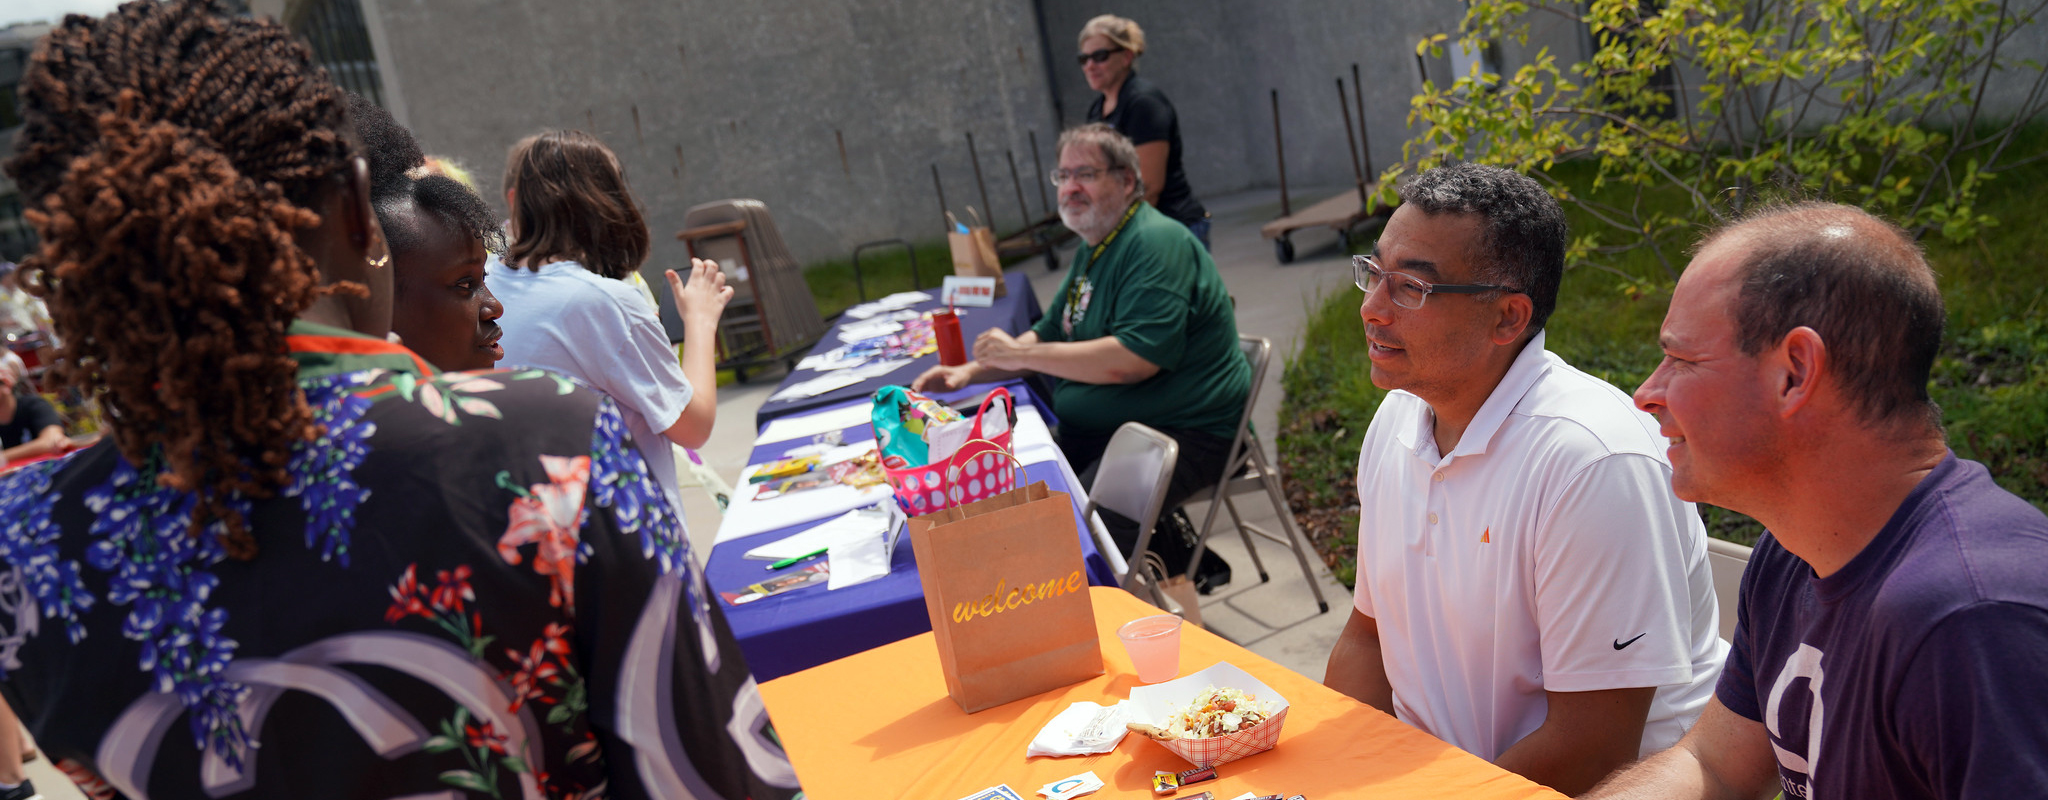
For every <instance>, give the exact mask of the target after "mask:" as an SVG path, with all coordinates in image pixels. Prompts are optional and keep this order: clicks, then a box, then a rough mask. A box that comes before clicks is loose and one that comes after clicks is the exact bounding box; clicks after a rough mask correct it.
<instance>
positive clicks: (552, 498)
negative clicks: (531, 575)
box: [498, 456, 590, 611]
mask: <svg viewBox="0 0 2048 800" xmlns="http://www.w3.org/2000/svg"><path fill="white" fill-rule="evenodd" d="M540 463H541V467H542V468H543V469H545V470H547V473H548V482H547V483H536V484H534V485H532V486H529V487H526V488H524V489H521V488H519V487H518V486H517V485H515V484H512V483H511V476H510V474H509V473H506V472H500V473H498V485H500V486H503V487H505V488H507V489H510V490H512V491H514V492H516V493H518V494H519V497H518V498H517V499H515V500H513V501H512V508H511V512H510V513H511V521H510V522H509V523H508V524H507V525H506V526H505V534H504V535H503V536H500V537H498V555H499V556H502V557H503V558H504V559H505V563H507V564H517V563H519V561H520V559H521V556H520V552H519V550H520V548H522V547H525V546H527V545H529V544H531V545H538V547H537V548H536V549H535V552H534V555H533V571H534V572H536V573H539V574H541V575H546V576H548V578H549V579H550V580H551V581H552V584H553V585H552V586H551V587H550V591H549V592H548V603H549V604H550V605H553V606H555V607H557V608H566V609H569V610H571V611H573V610H575V608H576V549H577V547H578V546H579V545H580V544H581V540H580V539H579V538H578V537H579V535H580V533H581V526H582V522H583V498H584V497H585V496H586V493H587V492H586V489H587V487H588V486H589V484H590V457H589V456H576V457H573V458H569V457H563V456H541V457H540Z"/></svg>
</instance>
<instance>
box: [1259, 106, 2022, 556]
mask: <svg viewBox="0 0 2048 800" xmlns="http://www.w3.org/2000/svg"><path fill="white" fill-rule="evenodd" d="M2014 150H2015V151H2016V152H2022V153H2026V152H2044V151H2048V129H2035V130H2033V131H2030V132H2028V134H2027V135H2026V138H2025V139H2023V140H2022V141H2021V142H2020V143H2019V144H2018V145H2016V146H2015V148H2014ZM1551 175H1552V176H1553V177H1555V178H1558V179H1559V180H1561V181H1563V182H1565V183H1566V184H1568V185H1570V186H1572V187H1573V189H1574V190H1575V191H1580V192H1583V191H1586V189H1587V188H1588V187H1589V186H1590V183H1591V176H1592V170H1591V165H1590V164H1561V165H1559V166H1558V167H1557V168H1556V169H1555V170H1553V171H1552V172H1551ZM2044 183H2048V160H2044V161H2039V162H2035V163H2032V164H2027V165H2024V166H2022V167H2019V168H2015V169H2010V170H2008V171H2007V172H2006V173H2004V174H2001V175H1999V176H1998V178H1997V180H1995V181H1993V182H1991V184H1990V185H1989V186H1988V187H1987V189H1986V191H1985V192H1984V194H1983V195H1982V197H1981V201H1982V202H1981V207H1982V208H1983V209H1984V210H1985V211H1987V212H1989V213H1991V214H1992V215H1994V216H1996V217H1997V218H1998V219H2000V220H2002V221H2003V224H2002V225H2000V226H1999V227H1996V228H1993V229H1991V230H1990V231H1988V232H1987V233H1986V234H1985V235H1984V236H1982V237H1981V238H1979V239H1977V240H1973V241H1967V242H1948V241H1943V240H1940V239H1939V237H1938V235H1937V236H1935V237H1933V238H1930V239H1929V240H1928V241H1927V242H1925V244H1926V248H1927V253H1928V259H1929V261H1930V262H1931V263H1932V264H1933V265H1934V268H1935V270H1936V272H1937V274H1939V276H1940V280H1941V284H1942V294H1943V297H1944V298H1945V299H1946V301H1947V303H1948V312H1949V329H1948V335H1947V337H1946V338H1945V340H1944V343H1943V349H1942V355H1941V358H1940V360H1939V361H1938V362H1937V364H1936V365H1935V371H1934V380H1933V385H1932V387H1931V389H1930V391H1931V393H1932V394H1933V397H1934V399H1935V401H1936V402H1937V403H1939V404H1940V405H1941V407H1942V410H1943V415H1942V416H1943V422H1944V424H1945V425H1946V426H1947V429H1948V434H1949V444H1950V446H1951V447H1953V448H1954V449H1955V451H1956V453H1957V454H1958V455H1960V456H1962V457H1964V458H1969V459H1974V460H1978V461H1982V462H1984V463H1985V465H1986V466H1988V467H1989V468H1990V470H1991V473H1992V475H1993V476H1995V477H1996V478H1997V479H1998V482H1999V484H2000V485H2002V486H2004V487H2005V488H2006V489H2008V490H2010V491H2012V492H2013V493H2015V494H2018V495H2019V496H2021V497H2024V498H2026V499H2028V500H2029V501H2031V502H2033V503H2034V504H2035V505H2036V506H2039V507H2041V508H2043V509H2044V510H2048V322H2044V320H2043V316H2044V313H2048V260H2043V259H2042V258H2041V257H2040V255H2039V254H2040V253H2042V252H2048V227H2044V226H2042V225H2041V224H2039V223H2038V220H2039V219H2041V218H2042V217H2043V216H2044V215H2048V202H2044V201H2043V200H2042V199H2041V196H2040V195H2039V194H2038V193H2037V192H2035V191H2034V189H2035V187H2038V186H2041V185H2043V184H2044ZM1618 191H1619V189H1618V188H1613V187H1610V188H1609V189H1607V190H1605V191H1603V192H1601V193H1600V194H1601V195H1606V197H1603V198H1602V199H1607V200H1610V201H1611V200H1614V199H1617V194H1618ZM1681 202H1682V198H1679V197H1678V196H1677V195H1676V194H1675V193H1674V194H1672V195H1670V196H1660V197H1652V198H1651V203H1650V204H1651V205H1652V206H1662V207H1665V208H1668V209H1670V210H1672V211H1674V212H1676V211H1678V210H1680V207H1679V204H1680V203H1681ZM1566 213H1567V215H1568V216H1570V217H1571V223H1572V229H1573V230H1574V231H1575V232H1576V231H1585V230H1592V229H1593V228H1592V227H1591V226H1592V225H1594V224H1595V223H1593V221H1592V220H1590V219H1589V218H1587V217H1586V216H1584V215H1583V214H1581V213H1579V212H1578V211H1576V210H1575V209H1574V208H1573V207H1571V206H1569V205H1568V206H1567V207H1566ZM1361 246H1362V247H1370V242H1369V241H1367V242H1365V243H1364V244H1362V245H1361ZM1671 249H1672V250H1673V252H1678V251H1680V250H1682V247H1675V248H1671ZM1603 263H1607V264H1608V265H1609V266H1611V267H1612V268H1613V269H1612V270H1611V271H1610V270H1608V269H1602V268H1596V267H1590V266H1584V265H1574V266H1573V267H1572V268H1569V269H1567V271H1566V272H1565V277H1564V283H1563V285H1562V287H1561V288H1560V290H1559V293H1558V303H1557V311H1556V312H1555V314H1553V315H1552V317H1551V319H1550V321H1549V323H1548V324H1547V325H1546V326H1545V327H1546V330H1548V331H1549V336H1548V339H1547V342H1546V344H1547V345H1548V347H1549V348H1550V350H1551V351H1552V352H1555V353H1557V354H1558V355H1559V356H1561V357H1563V358H1564V359H1565V360H1566V361H1569V362H1571V363H1572V364H1573V365H1575V366H1577V367H1579V368H1580V369H1583V370H1585V371H1587V372H1589V373H1592V374H1594V375H1597V376H1599V377H1601V378H1602V379H1604V380H1606V381H1608V382H1609V383H1612V384H1614V385H1615V386H1618V387H1620V388H1621V389H1623V390H1624V391H1633V390H1634V389H1635V388H1636V387H1637V386H1639V385H1641V383H1642V381H1643V379H1644V378H1646V377H1648V376H1649V374H1650V372H1651V371H1652V370H1653V369H1655V368H1656V366H1657V362H1658V360H1659V357H1660V355H1659V351H1658V348H1657V329H1658V326H1659V325H1660V324H1661V323H1662V321H1663V319H1664V312H1665V309H1666V308H1667V307H1668V306H1669V304H1670V300H1671V283H1672V280H1671V277H1670V275H1669V273H1668V272H1667V271H1666V269H1665V267H1664V266H1663V265H1662V264H1661V262H1659V261H1658V260H1657V259H1656V257H1655V256H1654V255H1653V254H1650V253H1648V252H1646V251H1637V252H1632V253H1628V254H1625V255H1624V256H1623V257H1621V258H1620V259H1617V260H1615V261H1609V262H1603ZM1359 300H1360V297H1359V294H1358V291H1357V290H1356V289H1351V288H1348V287H1347V288H1346V289H1344V290H1342V291H1339V292H1336V293H1334V294H1331V295H1329V296H1327V297H1325V298H1322V299H1321V300H1320V301H1319V302H1318V303H1314V304H1311V305H1310V307H1309V308H1308V309H1306V316H1307V323H1306V325H1305V332H1304V333H1305V335H1304V336H1303V337H1302V344H1301V348H1300V350H1298V351H1297V352H1296V353H1294V354H1293V355H1292V356H1290V358H1289V359H1288V361H1287V365H1286V368H1285V371H1284V372H1283V373H1282V378H1281V381H1282V385H1283V387H1284V389H1285V390H1286V398H1285V399H1284V400H1283V401H1282V406H1281V411H1280V419H1281V420H1282V422H1281V425H1280V428H1281V430H1280V432H1279V436H1278V438H1277V442H1276V444H1277V446H1278V449H1279V451H1280V462H1281V470H1282V472H1283V473H1284V474H1285V475H1286V476H1287V480H1288V485H1289V487H1290V488H1289V492H1290V499H1291V500H1292V501H1293V504H1294V508H1295V511H1296V513H1297V516H1298V517H1300V518H1301V519H1302V520H1303V523H1304V528H1305V529H1308V530H1309V534H1310V538H1312V539H1314V540H1316V542H1317V544H1318V547H1319V549H1322V550H1323V551H1324V553H1325V561H1326V562H1328V563H1329V564H1330V565H1331V569H1332V571H1333V572H1334V573H1336V575H1337V577H1338V579H1339V580H1341V581H1343V582H1344V583H1345V584H1346V585H1349V584H1350V583H1351V581H1352V580H1353V578H1354V575H1355V567H1354V564H1353V559H1354V557H1355V555H1356V552H1357V548H1356V541H1355V537H1356V535H1357V503H1358V497H1357V494H1356V488H1355V486H1354V485H1353V481H1354V477H1353V476H1354V473H1355V471H1356V469H1357V463H1358V447H1359V441H1360V438H1361V436H1362V435H1363V434H1364V431H1365V427H1366V425H1367V424H1368V423H1369V422H1370V421H1371V419H1372V413H1373V411H1374V409H1376V408H1378V406H1379V401H1380V398H1381V397H1383V396H1384V394H1385V393H1384V392H1381V391H1380V390H1378V389H1375V388H1374V387H1373V386H1372V381H1371V379H1370V378H1369V377H1368V368H1369V363H1368V360H1367V358H1366V349H1365V333H1364V330H1363V329H1362V326H1361V324H1360V322H1359V319H1358V301H1359ZM1705 513H1706V518H1707V527H1708V531H1709V533H1711V534H1712V535H1714V536H1716V537H1719V538H1723V539H1729V540H1731V541H1736V542H1740V543H1743V544H1750V543H1752V542H1754V541H1755V539H1756V536H1757V534H1758V533H1760V532H1761V528H1760V527H1759V526H1758V525H1757V524H1756V523H1755V522H1754V521H1753V520H1750V519H1749V518H1747V517H1744V516H1742V515H1740V514H1736V513H1734V512H1730V511H1726V510H1723V509H1717V508H1707V509H1705Z"/></svg>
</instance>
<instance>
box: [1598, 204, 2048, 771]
mask: <svg viewBox="0 0 2048 800" xmlns="http://www.w3.org/2000/svg"><path fill="white" fill-rule="evenodd" d="M1944 319H1945V316H1944V312H1943V310H1942V302H1941V295H1940V293H1939V291H1938V290H1937V289H1936V288H1935V282H1934V273H1933V271H1932V270H1930V269H1929V268H1928V266H1927V262H1926V260H1925V259H1924V258H1922V256H1921V254H1920V251H1919V248H1918V247H1917V246H1916V245H1915V244H1914V243H1913V241H1912V239H1911V238H1910V237H1909V236H1907V235H1906V233H1905V232H1904V231H1901V230H1899V229H1898V228H1897V227H1895V226H1892V225H1891V224H1889V223H1886V222H1883V221H1881V220H1879V219H1877V218H1875V217H1872V216H1870V215H1868V214H1866V213H1864V212H1862V211H1859V210H1857V209H1854V208H1849V207H1846V206H1837V205H1828V204H1818V203H1808V204H1800V205H1794V206H1785V207H1779V208H1773V209H1769V210H1766V211H1764V212H1762V213H1760V214H1758V215H1755V216H1752V217H1750V218H1748V219H1745V220H1743V221H1740V222H1738V223H1736V224H1735V225H1733V226H1731V227H1728V228H1725V229H1723V230H1721V231H1718V232H1716V233H1714V234H1712V235H1710V236H1708V238H1707V240H1706V241H1705V242H1704V243H1703V244H1702V245H1701V246H1700V249H1699V252H1698V255H1697V256H1695V257H1694V259H1693V261H1692V264H1691V265H1690V266H1689V267H1688V268H1687V269H1686V272H1685V275H1684V276H1683V277H1682V278H1681V279H1680V280H1679V283H1678V288H1677V289H1676V291H1674V292H1673V294H1672V297H1671V311H1670V313H1669V314H1668V315H1667V316H1666V317H1665V319H1664V328H1663V332H1662V335H1661V337H1660V339H1661V344H1662V345H1663V349H1664V354H1665V357H1664V361H1663V363H1662V364H1660V365H1659V366H1658V367H1657V371H1656V373H1655V374H1653V375H1651V376H1650V379H1649V380H1648V381H1647V382H1645V383H1644V384H1643V386H1642V388H1641V389H1638V390H1637V391H1636V403H1637V404H1638V405H1639V406H1641V407H1642V408H1643V410H1645V411H1648V412H1650V413H1652V414H1655V415H1656V416H1657V418H1658V421H1659V422H1660V423H1661V424H1662V426H1663V429H1664V433H1665V435H1666V436H1668V437H1670V440H1671V450H1670V456H1671V464H1672V486H1673V488H1674V489H1675V490H1676V491H1677V494H1678V496H1679V497H1682V498H1684V499H1687V500H1692V501H1697V502H1702V503H1712V504H1715V505H1719V506H1722V507H1725V508H1731V509H1735V510H1737V511H1741V512H1743V513H1746V514H1749V515H1751V516H1753V517H1756V518H1757V520H1759V521H1761V522H1763V523H1764V525H1765V527H1767V528H1769V529H1770V533H1767V534H1765V535H1764V537H1763V539H1762V541H1760V542H1758V543H1757V547H1756V552H1755V553H1754V554H1753V555H1752V556H1751V558H1750V563H1749V568H1748V570H1747V571H1746V572H1745V573H1744V574H1743V577H1742V597H1741V605H1740V608H1739V610H1738V612H1737V618H1736V627H1735V637H1734V638H1735V641H1734V643H1733V644H1734V648H1733V650H1732V651H1731V652H1730V653H1729V656H1728V663H1727V666H1726V668H1725V669H1724V670H1723V671H1722V673H1721V679H1720V684H1719V685H1718V686H1717V687H1716V689H1715V699H1714V701H1713V702H1711V703H1709V704H1708V706H1707V709H1706V711H1705V712H1704V713H1703V714H1702V715H1701V716H1700V719H1699V722H1698V723H1697V724H1696V725H1695V726H1694V727H1693V729H1692V730H1691V731H1690V732H1688V733H1687V734H1686V736H1685V738H1684V739H1682V740H1680V741H1679V743H1678V746H1676V747H1673V748H1671V749H1670V750H1666V751H1664V752H1662V753H1659V754H1657V755H1655V756H1652V757H1650V758H1649V759H1647V760H1645V761H1644V762H1642V763H1641V764H1638V765H1637V766H1636V767H1635V768H1633V769H1630V770H1628V771H1625V772H1622V773H1620V774H1618V775H1616V776H1615V777H1614V778H1612V779H1610V780H1609V781H1608V782H1607V783H1605V784H1602V785H1601V786H1600V787H1599V788H1597V789H1595V790H1594V791H1593V793H1592V794H1590V795H1587V797H1590V798H1647V797H1658V798H1668V797H1701V798H1707V797H1769V796H1771V795H1772V794H1773V793H1775V792H1778V791H1780V790H1782V791H1783V792H1784V793H1785V796H1786V797H1788V798H1858V799H1859V800H1861V799H1863V798H1992V797H1996V798H2006V797H2048V692H2044V691H2042V685H2043V683H2044V682H2048V579H2044V578H2043V575H2048V517H2043V516H2042V514H2041V512H2040V511H2038V510H2036V509H2035V508H2034V507H2033V506H2031V505H2029V504H2027V503H2026V502H2025V501H2023V500H2021V499H2019V498H2018V497H2014V496H2013V495H2011V494H2009V493H2007V492H2006V491H2005V490H2003V489H2000V488H1999V487H1998V486H1997V484H1995V483H1993V482H1992V480H1991V476H1990V474H1989V473H1987V472H1986V471H1985V469H1984V467H1983V466H1982V465H1980V464H1977V463H1975V462H1971V461H1963V460H1961V459H1958V458H1956V457H1955V454H1954V453H1952V452H1950V451H1949V449H1948V447H1947V443H1946V439H1945V437H1944V434H1943V432H1942V429H1941V422H1940V411H1939V409H1937V408H1935V406H1934V404H1933V403H1932V401H1930V400H1929V399H1928V396H1927V379H1928V373H1929V371H1930V369H1931V368H1932V366H1933V363H1934V357H1935V352H1936V350H1937V348H1938V347H1939V345H1940V343H1941V328H1942V324H1943V321H1944Z"/></svg>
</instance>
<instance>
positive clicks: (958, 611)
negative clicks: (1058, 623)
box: [953, 569, 1088, 622]
mask: <svg viewBox="0 0 2048 800" xmlns="http://www.w3.org/2000/svg"><path fill="white" fill-rule="evenodd" d="M1007 585H1009V581H1008V580H1007V579H1006V580H999V581H996V590H995V591H994V592H992V593H990V594H985V595H982V597H981V602H979V603H954V604H953V621H954V622H969V621H972V620H973V619H974V618H975V617H993V616H995V615H997V614H1001V613H1003V612H1004V611H1008V610H1011V609H1014V608H1017V607H1018V606H1028V605H1030V604H1031V603H1032V601H1034V600H1049V599H1051V598H1054V597H1058V596H1060V595H1063V594H1066V593H1068V592H1082V591H1087V589H1088V580H1087V579H1086V578H1083V577H1081V571H1080V570H1078V569H1077V570H1074V571H1073V572H1071V573H1068V574H1067V579H1066V580H1065V581H1061V580H1060V579H1058V578H1053V579H1052V580H1049V581H1045V582H1044V583H1027V584H1024V585H1023V586H1021V587H1018V588H1015V589H1011V590H1010V591H1009V593H1008V594H1004V592H1003V587H1004V586H1007ZM998 597H1000V598H1003V599H1001V600H997V599H996V598H998Z"/></svg>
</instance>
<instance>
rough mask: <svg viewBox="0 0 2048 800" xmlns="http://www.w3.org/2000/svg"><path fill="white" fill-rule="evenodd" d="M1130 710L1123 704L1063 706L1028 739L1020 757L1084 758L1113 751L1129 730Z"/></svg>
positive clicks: (1082, 702) (1085, 702) (1083, 703)
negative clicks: (1029, 741)
mask: <svg viewBox="0 0 2048 800" xmlns="http://www.w3.org/2000/svg"><path fill="white" fill-rule="evenodd" d="M1130 721H1131V714H1130V710H1129V709H1127V708H1126V707H1125V706H1124V704H1123V703H1118V704H1116V705H1113V706H1101V705H1096V704H1094V703H1090V702H1088V701H1086V700H1083V701H1081V702H1078V703H1075V704H1073V705H1071V706H1067V710H1065V711H1062V712H1060V713H1059V714H1058V715H1056V716H1054V717H1053V718H1052V721H1051V722H1047V723H1045V727H1044V728H1040V729H1039V731H1038V735H1037V736H1034V737H1032V739H1031V746H1030V747H1028V748H1026V749H1025V751H1024V757H1025V758H1030V757H1032V756H1085V755H1093V754H1095V753H1107V752H1109V751H1111V750H1115V749H1116V745H1117V742H1121V741H1123V740H1124V734H1126V733H1129V732H1130V730H1129V729H1128V728H1125V727H1124V725H1125V723H1128V722H1130Z"/></svg>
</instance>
